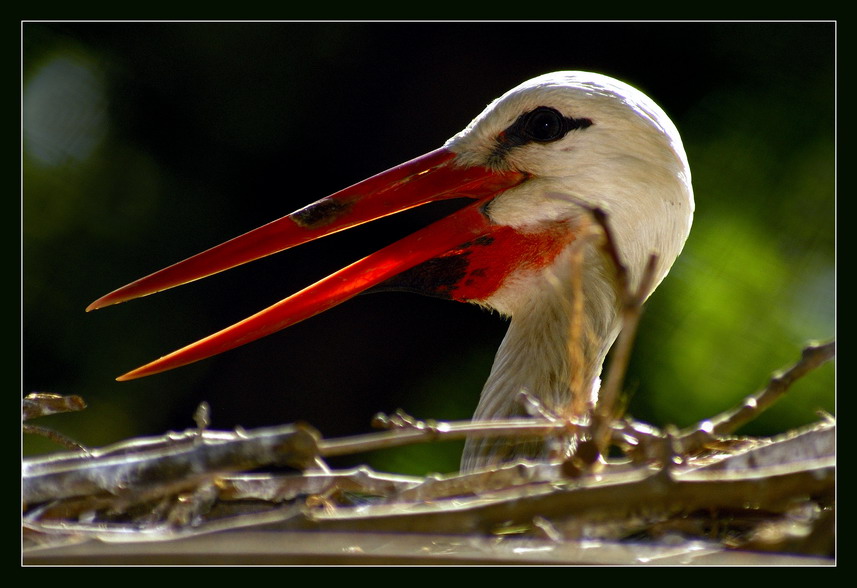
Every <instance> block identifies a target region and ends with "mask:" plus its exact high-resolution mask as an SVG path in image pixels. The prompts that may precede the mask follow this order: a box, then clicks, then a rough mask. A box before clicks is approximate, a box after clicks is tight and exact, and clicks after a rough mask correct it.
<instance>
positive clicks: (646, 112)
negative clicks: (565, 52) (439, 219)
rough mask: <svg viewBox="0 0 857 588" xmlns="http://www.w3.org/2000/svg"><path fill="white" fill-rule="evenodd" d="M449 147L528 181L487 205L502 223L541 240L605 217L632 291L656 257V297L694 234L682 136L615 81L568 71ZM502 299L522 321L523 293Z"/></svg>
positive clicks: (515, 99) (461, 158)
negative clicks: (518, 309)
mask: <svg viewBox="0 0 857 588" xmlns="http://www.w3.org/2000/svg"><path fill="white" fill-rule="evenodd" d="M446 148H447V149H449V150H450V151H452V152H454V153H456V154H457V161H458V162H459V163H460V164H461V165H465V166H486V167H490V168H492V169H495V170H498V171H506V170H515V171H519V172H522V173H525V174H526V175H527V181H525V182H522V183H521V184H519V185H517V186H515V187H512V188H510V189H508V190H506V191H505V192H503V193H502V194H499V195H498V196H497V197H496V198H494V199H493V200H492V201H491V202H490V203H488V205H487V206H486V209H485V212H486V214H487V215H488V217H489V218H490V220H491V222H492V223H495V224H497V225H502V226H508V227H512V228H513V229H515V230H516V231H517V232H519V233H524V234H538V233H540V232H544V231H546V230H547V229H549V228H550V227H554V226H556V225H557V223H562V224H563V225H564V229H565V230H566V231H569V232H570V233H571V234H573V233H574V232H575V231H576V227H578V226H580V223H581V222H584V223H585V222H586V221H587V218H588V214H589V213H588V211H587V210H586V209H592V208H600V209H602V210H604V211H605V212H606V213H607V215H608V217H609V221H610V224H611V226H613V227H614V228H615V231H614V237H615V239H616V241H617V242H618V247H619V250H620V254H621V255H622V257H623V261H624V262H625V263H626V264H627V267H628V270H629V273H630V278H631V284H632V285H633V284H635V283H636V281H637V280H639V278H640V277H641V274H642V271H643V268H644V267H645V264H646V262H647V260H648V258H649V256H650V255H652V254H656V255H657V267H656V273H655V279H654V280H653V282H652V284H653V286H652V289H654V287H655V286H657V284H658V283H659V282H660V281H661V280H662V279H663V277H664V276H665V275H666V274H667V272H668V271H669V268H670V267H671V266H672V264H673V262H674V261H675V259H676V257H677V256H678V255H679V253H680V252H681V250H682V247H683V246H684V242H685V240H686V239H687V236H688V233H689V232H690V226H691V222H692V218H693V210H694V201H693V190H692V187H691V178H690V168H689V167H688V163H687V157H686V155H685V152H684V147H683V146H682V142H681V138H680V137H679V134H678V131H677V130H676V128H675V125H674V124H673V123H672V121H671V120H670V119H669V117H667V115H666V114H665V113H664V111H663V110H662V109H661V108H660V107H659V106H658V105H657V104H655V103H654V102H653V101H652V100H651V99H650V98H648V97H647V96H646V95H645V94H643V93H642V92H640V91H639V90H637V89H635V88H633V87H631V86H629V85H628V84H625V83H622V82H620V81H618V80H615V79H613V78H610V77H607V76H604V75H600V74H595V73H590V72H579V71H566V72H555V73H550V74H546V75H543V76H540V77H537V78H534V79H531V80H529V81H527V82H524V83H523V84H521V85H519V86H518V87H516V88H513V89H511V90H509V91H508V92H506V93H505V94H504V95H503V96H501V97H500V98H498V99H496V100H495V101H494V102H493V103H491V104H490V105H489V106H488V107H487V108H486V109H485V110H484V111H483V112H482V113H481V114H480V115H479V116H477V117H476V118H475V119H474V120H473V122H471V123H470V125H468V126H467V128H466V129H464V130H463V131H462V132H461V133H459V134H458V135H456V136H454V137H453V138H452V139H450V140H449V141H448V142H447V144H446ZM502 294H504V292H502V291H501V292H498V295H496V296H495V297H494V304H493V305H494V306H497V307H499V309H500V310H501V311H505V312H507V313H508V314H514V307H515V302H514V296H513V295H514V292H512V291H509V292H505V294H506V296H502ZM509 297H511V300H510V301H509V302H508V303H507V302H506V299H507V298H509Z"/></svg>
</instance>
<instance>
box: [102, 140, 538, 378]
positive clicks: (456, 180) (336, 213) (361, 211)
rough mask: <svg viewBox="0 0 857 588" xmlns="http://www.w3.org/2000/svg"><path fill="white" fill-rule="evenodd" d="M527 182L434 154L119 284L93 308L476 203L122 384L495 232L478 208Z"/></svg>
mask: <svg viewBox="0 0 857 588" xmlns="http://www.w3.org/2000/svg"><path fill="white" fill-rule="evenodd" d="M524 179H525V175H524V174H522V173H519V172H512V171H507V172H496V171H493V170H490V169H488V168H484V167H460V166H458V165H456V163H455V154H454V153H452V152H451V151H448V150H446V149H438V150H436V151H433V152H431V153H428V154H426V155H423V156H422V157H418V158H416V159H413V160H411V161H409V162H407V163H404V164H402V165H399V166H397V167H394V168H392V169H390V170H388V171H386V172H383V173H380V174H378V175H376V176H373V177H371V178H369V179H367V180H364V181H362V182H360V183H357V184H354V185H353V186H351V187H349V188H346V189H344V190H342V191H340V192H337V193H336V194H333V195H331V196H328V197H327V198H323V199H321V200H319V201H317V202H315V203H313V204H310V205H309V206H307V207H305V208H302V209H300V210H298V211H296V212H293V213H292V214H290V215H288V216H284V217H282V218H280V219H278V220H275V221H273V222H271V223H268V224H267V225H264V226H262V227H259V228H258V229H255V230H253V231H250V232H249V233H245V234H243V235H241V236H240V237H236V238H234V239H232V240H231V241H227V242H225V243H223V244H221V245H218V246H216V247H213V248H211V249H208V250H207V251H204V252H202V253H199V254H197V255H195V256H193V257H190V258H188V259H186V260H184V261H181V262H179V263H176V264H174V265H171V266H169V267H167V268H165V269H162V270H160V271H158V272H155V273H153V274H150V275H148V276H146V277H144V278H141V279H139V280H137V281H136V282H132V283H130V284H128V285H127V286H123V287H122V288H119V289H118V290H115V291H114V292H111V293H110V294H107V295H106V296H103V297H101V298H99V299H98V300H96V301H95V302H93V303H92V304H90V305H89V307H87V309H86V310H87V311H90V310H95V309H97V308H102V307H104V306H109V305H111V304H117V303H119V302H124V301H126V300H131V299H133V298H139V297H141V296H146V295H148V294H153V293H155V292H160V291H161V290H166V289H168V288H172V287H174V286H179V285H181V284H185V283H187V282H191V281H193V280H198V279H200V278H204V277H206V276H210V275H212V274H215V273H217V272H221V271H224V270H227V269H230V268H233V267H236V266H238V265H241V264H244V263H247V262H249V261H253V260H256V259H259V258H261V257H265V256H267V255H271V254H273V253H277V252H279V251H283V250H285V249H289V248H290V247H294V246H296V245H300V244H302V243H306V242H308V241H312V240H314V239H318V238H320V237H324V236H325V235H330V234H332V233H336V232H338V231H342V230H345V229H348V228H351V227H354V226H357V225H359V224H362V223H365V222H369V221H371V220H375V219H378V218H381V217H384V216H388V215H391V214H394V213H397V212H401V211H403V210H407V209H409V208H414V207H416V206H420V205H423V204H426V203H428V202H432V201H436V200H445V199H451V198H470V199H473V200H474V201H475V202H473V203H472V204H469V205H467V206H466V207H464V208H462V209H460V210H458V211H456V212H454V213H453V214H451V215H449V216H447V217H445V218H443V219H441V220H439V221H437V222H435V223H434V224H432V225H430V226H428V227H426V228H424V229H421V230H419V231H417V232H415V233H413V234H412V235H409V236H408V237H405V238H404V239H401V240H400V241H397V242H396V243H393V244H392V245H389V246H387V247H385V248H384V249H381V250H380V251H378V252H376V253H373V254H372V255H369V256H367V257H365V258H363V259H361V260H360V261H357V262H355V263H353V264H351V265H349V266H347V267H345V268H343V269H341V270H339V271H338V272H336V273H334V274H332V275H330V276H328V277H327V278H324V279H323V280H320V281H319V282H316V283H315V284H313V285H311V286H309V287H307V288H305V289H303V290H301V291H300V292H297V293H296V294H293V295H292V296H290V297H288V298H286V299H284V300H281V301H280V302H278V303H276V304H274V305H273V306H270V307H268V308H266V309H264V310H262V311H260V312H258V313H256V314H254V315H253V316H251V317H248V318H246V319H244V320H243V321H241V322H239V323H236V324H234V325H232V326H231V327H228V328H226V329H223V330H222V331H219V332H217V333H214V334H213V335H210V336H208V337H206V338H205V339H201V340H200V341H197V342H196V343H193V344H191V345H188V346H187V347H184V348H182V349H179V350H178V351H174V352H173V353H170V354H169V355H166V356H164V357H162V358H160V359H158V360H156V361H153V362H151V363H149V364H146V365H144V366H142V367H140V368H137V369H135V370H133V371H130V372H128V373H127V374H125V375H123V376H120V377H119V378H117V379H118V380H131V379H134V378H140V377H143V376H148V375H152V374H156V373H159V372H163V371H166V370H169V369H172V368H176V367H179V366H183V365H187V364H189V363H192V362H195V361H199V360H201V359H205V358H207V357H211V356H213V355H216V354H218V353H222V352H224V351H227V350H229V349H233V348H235V347H238V346H240V345H243V344H245V343H249V342H250V341H254V340H256V339H259V338H261V337H264V336H265V335H270V334H271V333H274V332H276V331H279V330H281V329H284V328H286V327H288V326H291V325H293V324H295V323H298V322H300V321H302V320H304V319H307V318H309V317H311V316H314V315H316V314H318V313H320V312H323V311H325V310H328V309H329V308H332V307H333V306H336V305H337V304H340V303H342V302H344V301H346V300H348V299H349V298H351V297H353V296H355V295H357V294H359V293H360V292H362V291H364V290H366V289H368V288H371V287H372V286H375V285H377V284H380V283H381V282H384V281H385V280H388V279H389V278H391V277H393V276H395V275H397V274H400V273H402V272H404V271H406V270H408V269H410V268H413V267H414V266H416V265H418V264H420V263H422V262H425V261H428V260H430V259H433V258H436V257H439V256H441V255H443V254H445V253H447V252H449V251H450V250H452V249H455V248H457V247H459V246H462V245H464V244H466V243H468V242H472V241H473V240H474V239H475V238H477V237H480V236H483V235H485V234H487V233H490V232H491V231H492V226H491V224H490V221H489V220H488V218H487V217H486V216H485V214H484V213H483V212H482V207H483V205H484V204H485V203H487V202H488V201H489V200H491V199H493V198H494V197H495V196H497V195H498V194H499V193H501V192H503V191H504V190H506V189H508V188H511V187H513V186H516V185H518V184H519V183H521V182H522V181H523V180H524Z"/></svg>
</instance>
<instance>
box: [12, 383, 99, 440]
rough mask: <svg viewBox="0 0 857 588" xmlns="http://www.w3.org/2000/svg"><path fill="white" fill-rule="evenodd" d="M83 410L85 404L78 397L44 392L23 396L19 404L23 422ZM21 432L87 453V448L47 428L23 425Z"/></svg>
mask: <svg viewBox="0 0 857 588" xmlns="http://www.w3.org/2000/svg"><path fill="white" fill-rule="evenodd" d="M84 408H86V402H84V401H83V398H81V397H80V396H74V395H71V396H61V395H59V394H49V393H46V392H33V393H32V394H28V395H27V396H25V397H24V398H23V400H22V402H21V418H22V420H24V421H28V420H30V419H35V418H39V417H44V416H49V415H52V414H61V413H64V412H75V411H78V410H83V409H84ZM21 432H22V433H25V434H28V435H40V436H42V437H45V438H47V439H50V440H51V441H53V442H54V443H56V444H58V445H62V446H63V447H65V448H66V449H71V450H76V451H87V448H86V447H85V446H84V445H82V444H81V443H78V442H77V441H75V440H74V439H72V438H71V437H68V436H67V435H63V434H62V433H60V432H58V431H54V430H53V429H48V428H47V427H40V426H38V425H29V424H24V425H22V426H21Z"/></svg>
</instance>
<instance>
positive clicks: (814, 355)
mask: <svg viewBox="0 0 857 588" xmlns="http://www.w3.org/2000/svg"><path fill="white" fill-rule="evenodd" d="M835 355H836V342H835V341H831V342H829V343H824V344H818V343H811V344H809V345H807V346H806V347H804V349H803V351H802V352H801V358H800V359H799V360H798V361H797V362H796V363H795V364H794V365H792V366H791V367H789V368H787V369H785V370H782V371H780V372H778V373H775V374H774V375H772V376H771V378H770V380H769V381H768V385H767V386H766V387H765V388H764V389H762V390H760V391H759V392H756V393H755V394H752V395H750V396H748V397H747V398H745V399H744V400H743V401H742V402H741V403H740V404H739V405H737V406H736V407H734V408H732V409H730V410H727V411H725V412H722V413H720V414H719V415H717V416H715V417H713V418H710V419H705V420H703V421H700V422H698V423H696V424H695V425H692V426H690V427H688V428H686V429H683V430H682V431H681V433H680V436H681V437H682V442H683V443H684V444H685V445H686V447H688V448H690V447H699V446H701V445H703V444H704V443H705V442H706V440H710V439H711V438H712V437H716V436H722V435H728V434H730V433H733V432H734V431H736V430H738V429H739V428H740V427H741V426H743V425H745V424H746V423H748V422H750V421H751V420H753V419H755V418H756V417H758V416H759V415H760V414H761V413H762V412H764V411H765V410H767V409H768V408H769V407H770V406H771V405H772V404H773V403H774V402H776V401H777V400H779V399H780V398H781V397H782V396H783V394H785V393H786V391H787V390H788V389H789V388H790V387H791V385H792V384H794V382H796V381H797V380H799V379H800V378H802V377H804V376H805V375H807V374H808V373H810V372H811V371H813V370H815V369H816V368H818V367H820V366H822V365H824V364H825V363H827V362H828V361H830V360H832V359H833V358H834V357H835Z"/></svg>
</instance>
